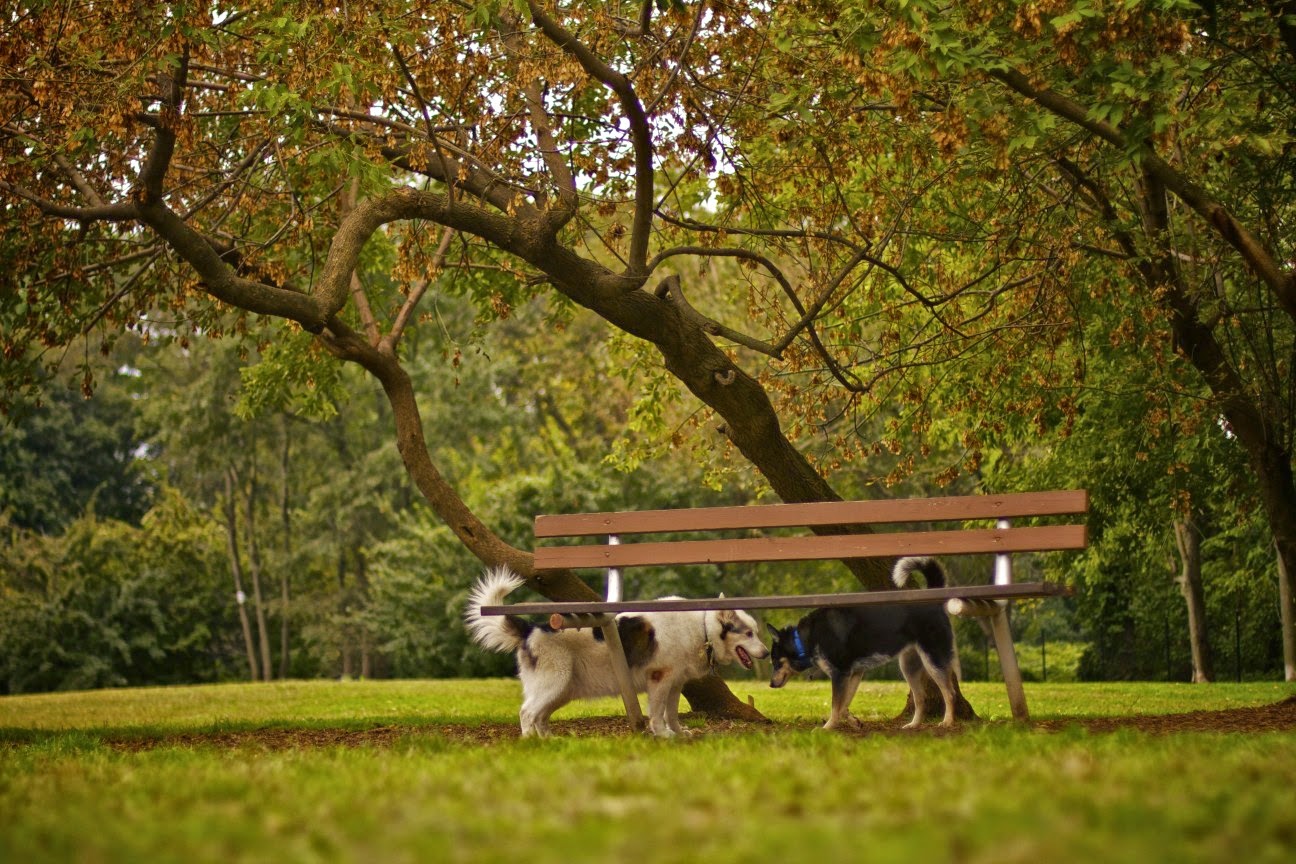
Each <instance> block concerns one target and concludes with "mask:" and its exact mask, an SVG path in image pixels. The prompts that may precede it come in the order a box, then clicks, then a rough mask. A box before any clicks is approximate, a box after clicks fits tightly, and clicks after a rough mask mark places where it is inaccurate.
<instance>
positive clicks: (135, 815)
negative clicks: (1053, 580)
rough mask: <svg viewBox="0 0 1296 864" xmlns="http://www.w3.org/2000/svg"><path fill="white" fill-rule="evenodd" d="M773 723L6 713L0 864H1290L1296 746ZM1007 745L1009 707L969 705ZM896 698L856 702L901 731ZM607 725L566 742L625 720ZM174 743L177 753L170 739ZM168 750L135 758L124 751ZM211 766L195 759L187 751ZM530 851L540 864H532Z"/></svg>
mask: <svg viewBox="0 0 1296 864" xmlns="http://www.w3.org/2000/svg"><path fill="white" fill-rule="evenodd" d="M734 689H735V690H736V691H737V692H738V693H739V695H740V696H741V697H742V698H746V697H747V696H748V695H751V696H753V697H754V698H755V700H756V704H757V707H759V708H761V710H762V711H764V712H765V713H766V714H767V715H768V716H770V717H771V718H772V719H774V720H775V721H776V723H775V724H774V725H773V726H771V727H769V728H767V729H759V728H755V727H753V729H752V730H751V731H738V732H726V733H712V734H707V735H702V736H698V737H695V738H694V739H692V740H689V741H686V742H658V741H654V740H652V739H649V738H646V737H636V738H627V737H580V738H572V737H558V738H554V739H549V740H546V741H534V740H527V741H522V740H516V739H512V738H509V739H505V740H502V741H497V742H494V743H489V744H473V743H465V742H464V741H463V740H462V739H461V738H459V737H455V736H452V735H449V734H441V733H440V732H438V727H441V728H442V729H448V728H449V726H451V725H453V726H473V725H477V724H482V723H509V724H511V723H513V722H515V721H516V710H517V698H518V685H517V683H516V682H515V681H507V680H492V681H472V682H465V681H402V682H350V683H335V682H288V683H283V684H272V685H228V686H215V687H176V688H151V689H136V690H114V691H98V692H91V693H69V694H51V695H43V696H23V697H6V698H0V861H3V862H8V861H14V862H46V861H69V862H71V861H76V862H82V861H86V862H117V861H121V862H126V861H132V862H133V861H150V862H169V861H176V862H182V861H183V862H205V861H220V862H231V861H276V862H285V861H289V862H296V861H321V862H332V861H375V862H425V861H473V862H476V861H485V862H489V861H510V862H516V861H518V860H524V861H537V862H549V861H554V862H558V861H586V860H596V859H604V860H607V859H609V857H611V858H614V859H623V860H633V861H636V862H676V861H678V862H692V861H701V860H707V859H714V860H726V861H727V860H742V859H744V858H759V859H761V860H766V861H778V860H784V861H804V860H809V861H816V860H822V861H823V862H824V864H827V862H829V861H838V860H855V861H866V862H888V861H897V862H900V861H904V862H912V861H915V860H921V861H924V862H942V861H950V862H954V861H957V862H1016V861H1022V862H1032V864H1034V862H1050V864H1051V862H1067V861H1131V862H1134V861H1138V862H1147V861H1172V860H1173V861H1177V862H1178V861H1182V862H1197V861H1202V862H1206V861H1230V862H1232V861H1235V860H1246V861H1248V864H1250V862H1265V861H1274V862H1277V861H1288V860H1292V857H1293V855H1296V818H1293V815H1292V814H1293V813H1296V735H1294V734H1291V733H1265V734H1220V733H1209V734H1207V733H1180V734H1172V735H1147V734H1142V733H1138V732H1134V731H1130V730H1125V731H1121V732H1117V733H1113V734H1096V733H1087V732H1085V731H1084V730H1082V729H1079V728H1073V729H1070V730H1067V731H1063V732H1060V733H1049V732H1042V731H1039V730H1038V729H1034V728H1031V727H1029V726H1025V727H1023V726H1019V725H1016V724H1011V723H1007V722H990V723H985V724H977V725H973V726H969V727H968V728H967V729H966V730H965V731H962V732H961V733H959V734H956V735H952V736H937V735H933V734H930V733H927V732H919V733H916V734H908V735H897V736H892V735H876V736H870V737H857V736H843V735H835V734H832V733H825V732H820V731H810V730H808V729H806V728H804V727H805V726H806V725H807V724H808V723H810V722H813V721H816V720H822V718H823V716H824V715H825V713H826V705H827V685H826V684H824V683H822V682H817V683H816V682H796V683H794V684H793V685H792V686H790V687H789V688H787V689H786V690H784V691H779V692H777V693H775V692H772V691H770V690H769V688H768V687H765V686H763V685H761V684H760V683H758V682H735V683H734ZM964 689H965V691H966V693H967V695H968V698H969V699H970V700H971V701H972V703H973V704H974V705H976V707H977V709H978V711H979V712H980V713H981V714H982V715H983V716H985V717H988V718H990V719H991V720H992V721H993V720H995V719H996V718H998V719H1002V718H1004V717H1006V716H1007V713H1008V711H1007V704H1006V699H1005V698H1004V696H1003V692H1002V685H996V684H968V685H966V686H965V688H964ZM1294 693H1296V688H1293V687H1292V686H1291V685H1281V684H1264V683H1256V684H1242V685H1234V684H1217V685H1211V686H1189V685H1165V684H1121V685H1115V684H1110V685H1088V684H1055V685H1046V684H1034V685H1027V696H1028V698H1029V699H1030V702H1031V709H1032V714H1033V716H1034V717H1036V718H1039V719H1056V718H1067V717H1076V718H1082V717H1092V716H1113V715H1122V714H1129V713H1138V714H1154V713H1176V712H1181V711H1192V710H1208V709H1216V708H1228V707H1240V706H1249V705H1264V704H1269V703H1272V702H1276V701H1278V700H1280V699H1283V698H1286V697H1288V696H1291V695H1293V694H1294ZM903 701H904V691H903V685H900V684H896V683H891V682H882V683H869V684H865V685H864V687H862V688H861V691H860V693H859V695H858V696H857V697H856V700H855V711H856V713H857V714H858V715H860V716H861V717H862V718H864V719H889V718H891V717H894V716H895V715H896V714H898V713H899V711H900V707H901V705H902V704H903ZM616 711H617V705H616V703H615V702H613V701H612V700H598V701H595V702H587V703H580V704H577V705H572V706H569V707H568V708H566V709H564V710H563V711H561V712H559V714H558V715H557V717H556V719H557V720H560V721H561V720H562V719H563V718H570V717H578V716H583V715H600V714H613V713H616ZM377 726H382V727H397V728H398V729H402V730H407V732H406V733H405V734H403V735H398V736H397V737H395V739H394V743H392V744H390V745H386V746H361V747H337V746H331V747H322V748H320V747H294V748H289V749H282V750H268V749H265V748H261V747H257V746H246V747H235V748H232V749H231V748H227V747H217V746H209V745H204V744H202V743H201V733H208V732H220V731H228V730H247V729H256V728H261V727H275V728H305V729H316V728H329V729H335V728H342V729H364V728H372V727H377ZM170 735H175V736H180V735H186V736H187V737H184V738H180V737H176V738H175V739H174V740H170V739H168V738H166V737H165V736H170ZM150 736H152V737H156V736H163V740H162V742H161V743H160V744H159V745H158V746H154V747H151V748H148V749H143V750H136V751H132V750H130V749H124V748H122V747H120V746H116V743H115V742H120V741H123V740H131V739H133V738H139V737H150ZM195 741H197V742H198V743H195ZM521 850H525V851H524V852H523V851H521Z"/></svg>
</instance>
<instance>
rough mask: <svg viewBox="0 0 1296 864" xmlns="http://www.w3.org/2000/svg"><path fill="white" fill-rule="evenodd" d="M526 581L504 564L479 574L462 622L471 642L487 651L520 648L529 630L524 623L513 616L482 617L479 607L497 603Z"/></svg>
mask: <svg viewBox="0 0 1296 864" xmlns="http://www.w3.org/2000/svg"><path fill="white" fill-rule="evenodd" d="M525 581H526V580H524V579H523V578H522V577H521V576H519V575H517V574H516V573H514V572H513V571H512V570H510V569H508V568H507V567H492V568H490V569H489V570H487V571H486V572H485V573H483V574H482V577H481V579H478V580H477V584H476V585H475V586H474V587H473V590H472V593H471V594H469V595H468V603H467V604H466V605H465V606H464V625H465V626H466V627H467V628H468V635H469V636H471V637H472V640H473V641H474V642H476V643H477V644H478V645H480V646H482V647H483V648H485V649H486V650H488V651H500V652H513V651H516V650H517V649H518V648H520V647H522V644H523V642H525V641H526V637H527V633H529V632H530V631H531V626H530V625H529V624H528V623H527V622H525V621H523V620H522V619H521V618H518V617H516V616H514V615H491V616H489V617H482V614H481V607H483V606H498V605H500V604H501V603H503V602H504V598H505V597H507V596H508V595H509V594H511V593H512V592H513V591H514V590H515V589H517V588H519V587H520V586H521V585H523V584H524V582H525Z"/></svg>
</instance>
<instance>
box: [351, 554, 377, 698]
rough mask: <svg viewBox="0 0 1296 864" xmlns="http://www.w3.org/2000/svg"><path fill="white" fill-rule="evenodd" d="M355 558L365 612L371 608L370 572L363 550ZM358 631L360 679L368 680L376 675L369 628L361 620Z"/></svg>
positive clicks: (360, 595)
mask: <svg viewBox="0 0 1296 864" xmlns="http://www.w3.org/2000/svg"><path fill="white" fill-rule="evenodd" d="M355 558H356V594H357V599H358V602H359V604H360V608H361V609H362V610H363V609H366V608H368V606H369V571H368V568H367V562H366V560H365V556H364V552H363V551H362V550H360V549H357V550H356V552H355ZM356 629H357V631H358V634H359V637H360V677H361V678H364V679H366V680H367V679H370V678H372V677H373V675H374V663H373V661H374V658H373V655H372V653H371V652H370V650H369V626H368V624H367V623H366V622H365V621H364V620H363V619H361V621H360V623H359V624H358V626H357V627H356Z"/></svg>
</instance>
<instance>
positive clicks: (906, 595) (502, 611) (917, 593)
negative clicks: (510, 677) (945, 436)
mask: <svg viewBox="0 0 1296 864" xmlns="http://www.w3.org/2000/svg"><path fill="white" fill-rule="evenodd" d="M1069 593H1071V592H1070V589H1068V588H1066V587H1065V586H1063V585H1058V584H1055V583H1052V582H1015V583H1013V584H1011V585H956V586H952V587H948V588H906V589H904V590H894V591H854V592H846V593H841V594H791V595H769V596H763V597H709V598H701V599H698V598H685V599H674V600H621V601H618V602H615V603H607V602H602V601H589V602H572V603H556V602H542V603H515V604H513V605H511V606H483V607H481V614H482V615H552V614H554V613H555V612H556V613H559V614H564V615H574V614H605V613H609V614H615V613H619V612H692V611H697V610H702V609H743V610H747V611H750V610H752V609H809V608H814V607H821V606H869V605H874V604H886V603H901V604H913V603H943V602H944V601H946V600H950V599H954V598H957V599H960V600H978V599H1004V600H1011V599H1021V598H1026V597H1056V596H1059V595H1066V594H1069Z"/></svg>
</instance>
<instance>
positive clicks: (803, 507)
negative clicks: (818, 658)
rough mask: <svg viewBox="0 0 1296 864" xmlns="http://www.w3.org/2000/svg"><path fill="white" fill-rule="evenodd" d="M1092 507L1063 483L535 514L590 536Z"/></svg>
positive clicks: (539, 529)
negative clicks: (1009, 489)
mask: <svg viewBox="0 0 1296 864" xmlns="http://www.w3.org/2000/svg"><path fill="white" fill-rule="evenodd" d="M1088 509H1089V493H1088V492H1087V491H1086V490H1084V489H1064V490H1059V491H1054V492H1015V493H1010V494H1005V495H965V496H958V497H952V498H903V499H896V500H892V501H820V502H815V503H811V504H761V505H744V506H740V507H700V508H694V509H689V510H635V511H628V512H618V513H571V514H541V515H538V516H536V517H535V536H536V537H590V536H596V535H605V534H654V533H663V532H679V531H724V530H737V529H745V528H754V529H767V528H794V527H808V528H809V527H816V526H824V525H852V524H855V525H876V524H894V523H898V522H941V521H953V520H961V519H1012V518H1019V517H1027V516H1064V515H1071V514H1077V513H1084V512H1086V511H1087V510H1088Z"/></svg>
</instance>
